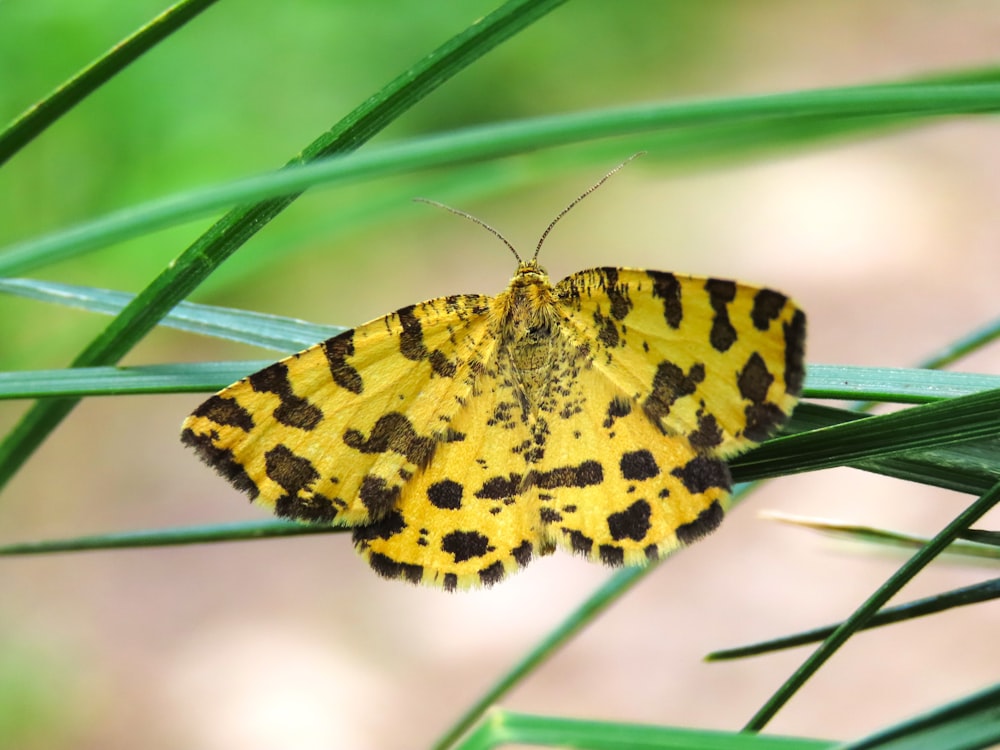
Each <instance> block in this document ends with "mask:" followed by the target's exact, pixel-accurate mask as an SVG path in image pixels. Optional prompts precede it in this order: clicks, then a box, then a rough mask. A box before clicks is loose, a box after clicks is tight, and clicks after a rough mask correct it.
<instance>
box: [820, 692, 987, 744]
mask: <svg viewBox="0 0 1000 750" xmlns="http://www.w3.org/2000/svg"><path fill="white" fill-rule="evenodd" d="M998 743H1000V684H996V685H993V686H992V687H988V688H986V689H985V690H982V691H980V692H978V693H973V694H972V695H969V696H966V697H964V698H961V699H959V700H957V701H954V702H952V703H948V704H946V705H943V706H937V707H935V708H933V709H931V710H930V711H928V712H926V713H924V714H921V715H920V716H917V717H914V718H912V719H908V720H906V721H904V722H901V723H899V724H896V725H895V726H892V727H889V728H888V729H882V730H879V731H878V732H876V733H875V734H872V735H869V736H868V737H864V738H862V739H860V740H856V741H854V742H848V743H846V744H844V745H840V746H838V748H837V750H927V748H933V750H978V749H979V748H990V747H996V746H997V744H998Z"/></svg>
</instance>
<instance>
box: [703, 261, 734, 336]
mask: <svg viewBox="0 0 1000 750" xmlns="http://www.w3.org/2000/svg"><path fill="white" fill-rule="evenodd" d="M705 290H706V291H707V292H708V301H709V304H710V305H711V306H712V309H713V310H714V311H715V317H714V318H713V319H712V331H711V333H710V334H709V337H708V340H709V342H710V343H711V344H712V347H713V348H714V349H715V350H716V351H720V352H725V351H728V350H729V347H731V346H732V345H733V344H734V343H736V329H735V328H734V327H733V324H732V323H731V322H730V320H729V307H728V305H729V303H730V302H732V301H733V300H734V299H735V298H736V283H735V282H733V281H723V280H722V279H709V280H708V281H706V282H705Z"/></svg>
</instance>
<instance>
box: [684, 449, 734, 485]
mask: <svg viewBox="0 0 1000 750" xmlns="http://www.w3.org/2000/svg"><path fill="white" fill-rule="evenodd" d="M671 473H672V474H673V475H674V476H675V477H677V478H678V479H680V480H681V481H682V482H683V483H684V487H685V489H687V491H688V492H690V493H691V494H692V495H700V494H701V493H703V492H705V491H707V490H709V489H711V488H712V487H718V488H720V489H723V490H726V491H727V492H728V491H729V489H730V488H731V487H732V486H733V480H732V478H731V477H730V476H729V467H728V466H726V463H725V461H720V460H719V459H717V458H709V457H708V456H695V457H694V458H692V459H691V460H690V461H688V462H687V463H686V464H685V465H684V466H681V467H678V468H676V469H674V470H673V471H672V472H671Z"/></svg>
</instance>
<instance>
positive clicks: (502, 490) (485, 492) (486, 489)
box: [474, 474, 523, 500]
mask: <svg viewBox="0 0 1000 750" xmlns="http://www.w3.org/2000/svg"><path fill="white" fill-rule="evenodd" d="M522 479H523V477H522V476H521V475H520V474H508V475H507V476H506V477H490V478H489V479H487V480H486V481H485V482H483V486H482V487H480V488H479V489H478V490H476V492H475V493H474V494H475V496H476V497H478V498H479V499H481V500H504V499H506V498H508V497H514V496H515V495H517V494H518V493H519V492H520V487H521V480H522Z"/></svg>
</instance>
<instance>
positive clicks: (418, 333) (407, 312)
mask: <svg viewBox="0 0 1000 750" xmlns="http://www.w3.org/2000/svg"><path fill="white" fill-rule="evenodd" d="M415 309H416V305H408V306H407V307H404V308H401V309H400V310H397V311H396V316H397V317H398V318H399V325H400V326H401V327H402V329H403V330H402V331H400V333H399V352H400V354H402V355H403V356H404V357H406V358H407V359H410V360H413V361H414V362H419V361H420V360H422V359H425V358H426V357H427V356H428V355H429V352H428V351H427V347H426V346H424V327H423V325H422V324H421V323H420V321H419V320H417V316H416V315H414V314H413V311H414V310H415Z"/></svg>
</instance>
